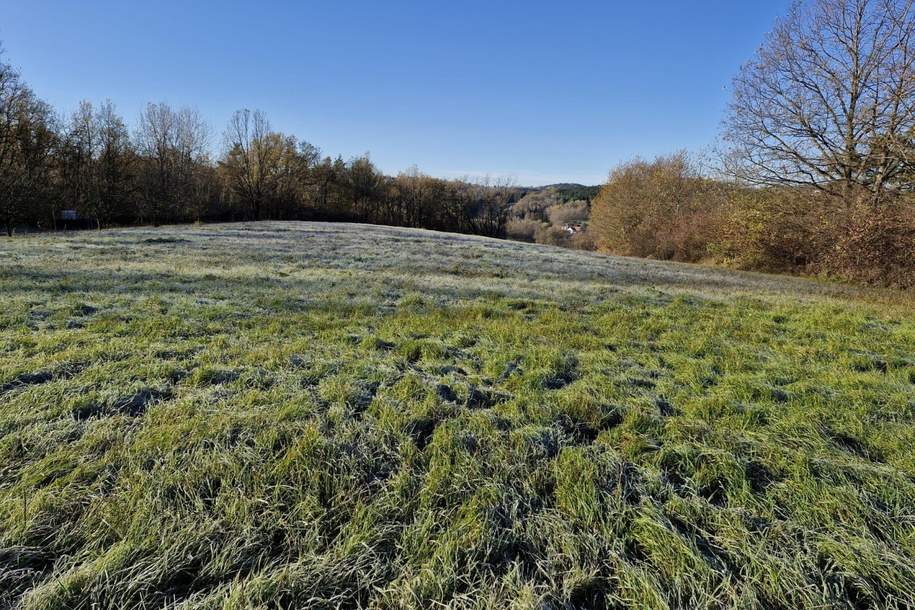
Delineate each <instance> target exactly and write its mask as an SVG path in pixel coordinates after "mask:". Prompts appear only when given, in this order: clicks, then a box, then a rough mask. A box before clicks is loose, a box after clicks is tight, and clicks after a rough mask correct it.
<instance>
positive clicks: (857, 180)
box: [725, 0, 915, 202]
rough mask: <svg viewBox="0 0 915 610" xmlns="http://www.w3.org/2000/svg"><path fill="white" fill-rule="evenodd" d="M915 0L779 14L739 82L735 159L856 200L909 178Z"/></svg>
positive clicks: (876, 0)
mask: <svg viewBox="0 0 915 610" xmlns="http://www.w3.org/2000/svg"><path fill="white" fill-rule="evenodd" d="M913 130H915V10H913V0H808V1H807V2H797V3H795V4H794V6H793V7H792V8H791V10H790V12H789V13H788V15H787V16H786V17H785V18H783V19H781V20H780V21H778V22H777V23H776V25H775V28H774V30H773V31H772V32H771V34H769V36H768V37H767V39H766V41H765V43H764V44H763V46H762V47H761V48H760V50H759V52H758V54H757V56H756V57H755V58H754V59H753V60H752V61H750V62H749V63H747V64H746V65H744V66H743V68H742V69H741V71H740V74H739V76H738V77H737V78H736V79H735V82H734V95H733V100H732V103H731V106H730V114H729V117H728V118H727V120H726V122H725V139H726V141H728V142H729V144H730V151H729V155H728V163H729V169H730V170H731V171H732V172H733V173H734V174H735V175H736V176H737V177H739V178H741V179H743V180H745V181H747V182H750V183H753V184H761V185H801V186H810V187H815V188H816V189H819V190H823V191H826V192H828V193H830V194H833V195H837V196H839V197H842V198H843V199H845V200H846V201H849V200H850V198H851V196H852V195H853V194H854V193H856V192H861V191H862V190H863V191H864V192H867V193H870V195H871V197H872V200H873V201H874V202H878V201H880V200H882V199H883V198H884V195H886V194H887V193H891V192H894V191H898V190H900V189H905V188H908V187H910V186H911V183H910V181H908V180H904V179H903V177H904V176H905V175H906V173H907V172H909V171H910V168H911V161H912V160H913V159H912V155H911V150H912V147H911V145H910V144H911V138H912V135H913Z"/></svg>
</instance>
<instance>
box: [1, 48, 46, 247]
mask: <svg viewBox="0 0 915 610" xmlns="http://www.w3.org/2000/svg"><path fill="white" fill-rule="evenodd" d="M55 144H56V136H55V126H54V120H53V117H52V112H51V109H50V107H49V106H48V105H47V104H45V103H44V102H42V101H41V100H39V99H38V98H37V97H36V96H35V94H34V93H33V92H32V90H31V89H29V88H28V87H27V86H26V85H25V84H24V83H23V82H22V80H21V79H20V76H19V73H18V72H17V71H16V70H14V69H13V68H12V66H10V65H9V64H7V63H5V62H3V61H2V49H0V221H2V222H3V224H4V226H5V228H6V232H7V234H8V235H12V233H13V227H14V226H15V224H16V223H18V222H21V221H23V220H25V219H26V218H27V217H31V219H33V220H34V219H36V218H38V217H40V215H41V214H40V213H39V210H38V209H37V208H38V207H39V206H42V205H44V203H45V202H46V200H47V199H48V196H47V195H48V194H47V191H48V187H49V184H50V178H49V172H50V166H51V155H52V153H53V151H54V147H55Z"/></svg>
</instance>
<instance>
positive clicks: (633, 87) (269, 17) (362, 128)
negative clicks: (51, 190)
mask: <svg viewBox="0 0 915 610" xmlns="http://www.w3.org/2000/svg"><path fill="white" fill-rule="evenodd" d="M789 2H790V0H766V1H762V0H736V1H735V0H704V1H698V0H694V1H687V0H642V1H631V0H630V1H609V0H603V1H600V0H594V1H589V2H574V1H567V2H559V1H552V2H539V1H537V2H535V1H527V2H522V1H518V2H500V1H499V0H492V1H489V2H484V1H477V0H473V1H463V0H461V1H455V2H438V1H434V0H429V1H426V2H398V1H393V0H392V1H384V2H381V1H375V2H362V1H356V0H351V1H348V2H335V1H328V0H323V1H320V2H305V1H301V2H293V1H291V0H290V1H285V2H279V1H274V2H269V1H263V2H257V1H254V0H249V1H247V2H230V1H220V2H216V1H198V0H185V1H184V2H174V1H171V0H167V1H160V2H152V1H150V0H144V1H143V2H132V1H129V0H121V1H112V0H82V1H76V0H74V1H51V0H48V1H41V0H32V1H25V0H2V1H0V14H2V20H0V40H2V41H3V43H4V46H5V48H6V60H7V61H9V62H11V63H13V64H14V65H15V66H17V67H19V68H20V69H21V70H22V72H23V75H24V77H25V78H26V80H27V81H28V82H29V83H30V84H31V86H32V87H33V88H34V89H35V90H36V92H37V93H38V94H39V95H41V96H42V97H43V98H44V99H46V100H47V101H49V102H50V103H52V104H53V105H54V106H55V107H56V108H57V109H59V110H61V111H64V112H70V111H72V110H73V109H75V108H76V106H77V104H78V102H79V101H80V100H81V99H89V100H92V101H101V100H104V99H105V98H111V100H112V101H113V102H114V103H115V104H116V106H117V108H118V110H119V111H120V112H121V113H122V114H123V115H124V116H125V118H126V119H127V120H128V122H129V123H131V124H133V123H135V122H136V118H137V116H138V114H139V111H140V108H141V107H142V106H143V105H145V103H146V102H148V101H167V102H169V103H171V104H172V105H174V106H183V105H191V106H194V107H196V108H197V109H198V110H199V111H200V112H201V113H202V115H203V116H204V117H205V118H206V120H207V121H208V122H209V123H210V125H211V127H212V128H213V129H214V132H215V134H216V135H215V136H214V147H215V148H218V146H219V143H220V142H221V136H220V135H219V134H221V132H222V129H223V127H224V125H225V123H226V121H227V120H228V118H229V115H230V114H231V112H232V111H233V110H235V109H237V108H241V107H250V108H260V109H262V110H264V111H266V112H267V114H268V116H269V118H270V121H271V124H272V126H273V128H274V129H277V130H281V131H284V132H287V133H293V134H295V135H297V136H299V137H300V138H304V139H306V140H308V141H310V142H312V143H313V144H315V145H317V146H319V147H320V148H321V149H322V150H323V151H324V152H325V153H331V154H334V155H336V154H342V155H343V156H344V157H346V158H348V157H351V156H355V155H359V154H362V153H365V152H369V153H370V154H371V157H372V159H373V161H375V163H376V164H377V165H378V166H379V167H381V168H382V169H383V170H384V171H386V172H389V173H396V172H398V171H400V170H403V169H406V168H407V167H409V166H411V165H414V164H415V165H417V166H418V167H419V168H420V169H421V170H422V171H424V172H426V173H429V174H433V175H438V176H445V177H454V176H461V175H465V174H466V175H472V176H480V175H485V174H489V175H491V176H506V175H508V176H511V177H513V178H514V180H515V182H516V183H517V184H532V185H533V184H545V183H551V182H558V181H571V182H584V183H598V182H600V181H602V180H603V179H604V178H605V177H606V175H607V172H608V171H609V169H610V168H611V167H612V166H613V165H615V164H616V163H618V162H620V161H622V160H625V159H628V158H630V157H633V156H636V155H641V156H643V157H649V156H653V155H655V154H661V153H666V152H672V151H675V150H678V149H681V148H687V149H690V150H694V151H701V150H702V149H704V148H706V147H708V146H710V145H711V144H712V143H713V142H714V139H715V137H716V135H717V133H718V128H719V123H720V120H721V117H722V112H723V110H724V108H725V105H726V103H727V99H728V96H729V93H728V90H729V86H730V81H731V78H732V77H733V75H734V73H735V72H736V70H737V68H738V67H739V65H740V64H741V63H743V62H744V61H746V60H747V59H749V58H750V57H751V56H752V54H753V52H754V51H755V49H756V48H757V47H758V46H759V44H760V42H761V41H762V37H763V35H764V33H765V32H767V31H769V29H771V26H772V24H773V21H774V19H775V18H776V17H777V16H778V15H781V14H783V13H784V12H785V11H786V10H787V7H788V5H789Z"/></svg>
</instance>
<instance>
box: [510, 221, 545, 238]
mask: <svg viewBox="0 0 915 610" xmlns="http://www.w3.org/2000/svg"><path fill="white" fill-rule="evenodd" d="M540 225H541V223H539V222H537V221H536V220H529V219H527V218H512V219H511V220H509V221H508V223H507V224H506V225H505V235H506V236H507V237H508V238H509V239H516V240H518V241H530V242H532V241H534V236H535V235H536V234H537V230H538V229H539V228H540Z"/></svg>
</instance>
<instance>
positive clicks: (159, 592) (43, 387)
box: [0, 223, 915, 610]
mask: <svg viewBox="0 0 915 610" xmlns="http://www.w3.org/2000/svg"><path fill="white" fill-rule="evenodd" d="M0 299H2V307H0V607H6V606H11V607H15V608H23V609H39V608H68V609H72V608H85V609H90V608H92V609H94V608H162V607H164V606H168V607H180V608H185V609H190V608H195V609H196V608H201V609H202V608H359V607H372V608H436V607H451V608H541V609H556V610H559V609H561V608H603V607H627V608H756V607H764V608H823V607H834V608H905V607H912V606H913V591H915V567H913V566H915V315H913V313H912V311H913V309H912V303H913V300H912V299H911V295H905V294H893V293H880V294H876V293H872V292H866V293H859V292H858V291H856V290H854V289H851V288H847V287H843V286H838V285H834V284H823V283H815V282H810V281H804V280H798V279H789V278H780V277H774V276H764V275H754V274H737V273H729V272H727V271H722V270H714V269H705V268H702V267H696V266H686V265H667V264H663V263H658V262H650V261H636V260H632V259H620V258H605V257H600V256H596V255H592V254H585V253H578V252H572V251H566V250H559V249H553V248H544V247H538V246H530V245H525V244H516V243H509V242H500V241H494V240H485V239H482V238H474V237H463V236H454V235H442V234H435V233H430V232H424V231H413V230H406V229H390V228H379V227H365V226H358V225H333V224H324V225H319V224H308V223H260V224H252V225H226V226H222V227H219V226H217V227H180V228H169V229H133V230H122V231H110V232H102V233H80V234H73V235H67V236H62V235H55V236H41V237H28V238H17V239H13V240H4V241H2V242H0Z"/></svg>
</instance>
